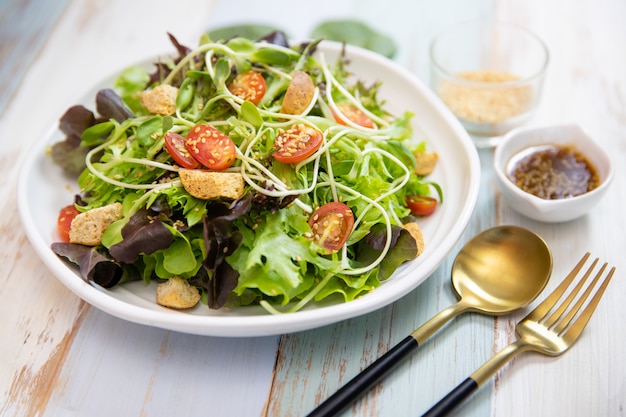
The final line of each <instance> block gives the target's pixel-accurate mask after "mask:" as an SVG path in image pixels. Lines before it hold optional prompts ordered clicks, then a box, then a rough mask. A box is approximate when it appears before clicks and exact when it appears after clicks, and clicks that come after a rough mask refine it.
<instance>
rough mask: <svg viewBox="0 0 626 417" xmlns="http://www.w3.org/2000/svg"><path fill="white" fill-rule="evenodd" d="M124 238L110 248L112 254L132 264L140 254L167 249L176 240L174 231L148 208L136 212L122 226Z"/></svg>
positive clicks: (120, 260) (121, 260)
mask: <svg viewBox="0 0 626 417" xmlns="http://www.w3.org/2000/svg"><path fill="white" fill-rule="evenodd" d="M122 238H123V240H122V241H121V242H119V243H116V244H115V245H112V246H111V247H110V248H109V253H110V254H111V256H112V257H113V258H114V259H116V260H117V261H119V262H123V263H127V264H132V263H134V262H136V261H137V259H138V258H139V255H140V254H142V253H143V254H146V255H150V254H151V253H154V252H156V251H157V250H159V249H166V248H168V247H169V246H170V245H171V244H172V241H173V240H174V237H173V236H172V232H170V230H169V229H168V228H167V227H165V225H164V224H163V222H162V221H161V218H160V216H159V215H158V214H156V213H155V212H154V211H149V210H146V209H143V210H140V211H138V212H137V213H135V214H134V215H133V216H132V217H131V218H130V219H129V220H128V223H126V224H125V225H124V227H123V228H122Z"/></svg>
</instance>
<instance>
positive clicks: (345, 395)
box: [307, 336, 418, 417]
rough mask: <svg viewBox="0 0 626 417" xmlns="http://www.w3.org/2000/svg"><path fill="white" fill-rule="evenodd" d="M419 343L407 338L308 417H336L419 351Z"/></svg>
mask: <svg viewBox="0 0 626 417" xmlns="http://www.w3.org/2000/svg"><path fill="white" fill-rule="evenodd" d="M417 347H418V342H417V340H416V339H415V338H414V337H413V336H407V337H406V338H404V339H403V340H402V341H401V342H400V343H398V344H397V345H395V346H394V347H393V348H391V350H389V351H388V352H387V353H385V354H384V355H383V356H381V357H380V358H378V359H376V361H374V362H373V363H372V364H371V365H370V366H368V367H367V368H365V370H363V372H361V373H360V374H358V375H357V376H355V377H354V378H352V379H351V380H350V381H349V382H348V383H347V384H346V385H344V386H343V387H341V388H340V389H339V390H338V391H337V392H335V393H334V394H333V395H331V396H330V397H328V399H327V400H326V401H324V402H323V403H321V404H320V405H319V406H318V407H317V408H316V409H315V410H313V411H312V412H311V413H309V414H308V415H307V417H329V416H335V415H337V414H338V413H339V412H340V411H342V410H343V409H344V408H346V407H347V406H348V405H350V403H352V402H353V401H355V400H356V399H357V398H358V397H360V396H361V395H363V394H364V393H365V392H366V391H367V390H368V389H369V388H371V387H372V386H373V385H374V384H375V383H376V382H378V381H379V380H380V379H381V378H382V377H383V376H384V375H385V374H387V372H389V371H391V369H393V367H394V366H396V365H397V364H399V363H400V361H401V360H402V359H403V358H405V357H407V356H408V355H409V353H411V352H412V351H413V350H415V349H417Z"/></svg>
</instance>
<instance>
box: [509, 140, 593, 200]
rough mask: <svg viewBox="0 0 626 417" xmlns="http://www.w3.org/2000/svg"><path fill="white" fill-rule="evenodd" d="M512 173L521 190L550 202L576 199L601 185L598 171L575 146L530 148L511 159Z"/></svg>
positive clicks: (513, 179) (514, 181) (510, 167)
mask: <svg viewBox="0 0 626 417" xmlns="http://www.w3.org/2000/svg"><path fill="white" fill-rule="evenodd" d="M508 172H509V178H510V179H511V180H512V181H513V183H514V184H515V185H517V186H518V187H519V188H521V189H522V190H524V191H526V192H527V193H530V194H533V195H536V196H537V197H540V198H543V199H546V200H556V199H562V198H570V197H575V196H577V195H581V194H584V193H586V192H589V191H591V190H593V189H594V188H596V187H598V185H600V177H599V175H598V172H597V170H596V168H595V167H594V166H593V165H592V164H591V163H590V162H589V160H588V159H587V158H586V157H585V156H584V155H583V154H582V153H580V152H579V151H578V150H576V148H574V146H572V145H548V146H540V147H534V148H529V149H528V150H526V151H523V152H521V153H520V154H518V155H517V156H516V157H514V158H513V159H512V160H511V162H510V163H509V170H508Z"/></svg>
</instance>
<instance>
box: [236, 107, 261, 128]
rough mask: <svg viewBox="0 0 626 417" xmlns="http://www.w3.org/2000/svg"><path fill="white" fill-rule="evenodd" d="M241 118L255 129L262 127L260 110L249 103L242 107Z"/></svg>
mask: <svg viewBox="0 0 626 417" xmlns="http://www.w3.org/2000/svg"><path fill="white" fill-rule="evenodd" d="M241 116H242V117H243V118H244V120H246V121H247V122H250V123H251V124H252V125H253V126H254V127H260V126H261V125H262V124H263V118H262V117H261V114H260V113H259V109H257V107H256V106H255V105H254V104H252V103H251V102H249V101H244V102H243V104H242V105H241Z"/></svg>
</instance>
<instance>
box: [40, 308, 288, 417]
mask: <svg viewBox="0 0 626 417" xmlns="http://www.w3.org/2000/svg"><path fill="white" fill-rule="evenodd" d="M277 345H278V337H259V338H219V337H203V336H196V335H189V334H183V333H177V332H171V331H165V330H161V329H156V328H151V327H148V326H142V325H138V324H132V323H128V322H125V321H123V320H119V319H117V318H114V317H112V316H109V315H108V314H105V313H102V312H100V311H98V310H96V309H92V310H91V311H90V312H89V314H87V316H86V318H85V320H84V321H83V323H82V325H81V327H80V329H79V330H78V332H77V334H76V336H75V338H74V341H73V343H72V347H71V349H70V350H69V352H68V355H67V358H66V360H65V363H64V366H63V368H62V370H61V371H60V373H59V376H58V380H57V381H56V383H55V389H54V391H53V392H52V395H51V398H50V401H49V403H48V406H47V408H46V412H45V413H43V416H94V417H96V416H111V415H119V416H140V415H146V416H156V415H179V416H191V415H201V414H207V415H219V416H258V415H261V413H262V411H263V408H264V406H265V401H266V398H267V390H266V389H265V390H264V389H263V387H264V386H268V384H269V381H271V379H272V373H273V369H274V359H275V356H276V348H277Z"/></svg>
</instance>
